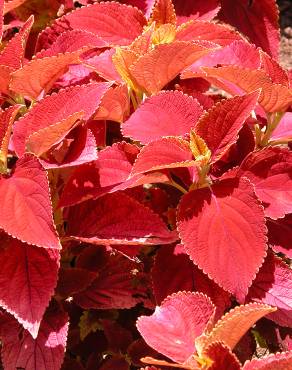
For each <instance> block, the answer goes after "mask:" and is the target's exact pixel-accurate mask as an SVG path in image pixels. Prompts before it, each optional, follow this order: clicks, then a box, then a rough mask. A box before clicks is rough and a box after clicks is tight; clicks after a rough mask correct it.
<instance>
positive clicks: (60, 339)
mask: <svg viewBox="0 0 292 370" xmlns="http://www.w3.org/2000/svg"><path fill="white" fill-rule="evenodd" d="M68 326H69V323H68V315H67V313H65V312H63V311H61V310H60V309H59V308H55V307H53V308H49V309H48V311H47V312H46V314H45V316H44V318H43V320H42V322H41V326H40V330H39V333H38V336H37V338H36V339H33V338H32V336H31V335H30V334H29V332H28V331H26V330H24V329H23V328H22V327H21V326H20V325H19V324H18V323H17V321H16V320H15V319H14V318H12V317H11V316H8V315H7V314H6V315H3V316H2V317H1V318H0V336H1V341H2V361H3V365H4V368H5V370H15V369H29V370H40V369H42V370H60V368H61V365H62V362H63V357H64V353H65V347H66V341H67V332H68Z"/></svg>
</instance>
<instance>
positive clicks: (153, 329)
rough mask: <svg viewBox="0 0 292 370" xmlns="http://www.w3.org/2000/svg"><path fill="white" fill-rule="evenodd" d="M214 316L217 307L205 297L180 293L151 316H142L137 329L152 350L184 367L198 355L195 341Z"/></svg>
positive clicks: (167, 299) (167, 300)
mask: <svg viewBox="0 0 292 370" xmlns="http://www.w3.org/2000/svg"><path fill="white" fill-rule="evenodd" d="M213 314H214V306H213V305H212V303H211V301H210V299H209V298H208V297H206V296H205V295H203V294H201V293H191V292H179V293H176V294H172V295H171V296H168V297H167V298H166V299H165V300H164V301H163V302H162V304H161V306H160V307H158V306H157V307H156V309H155V311H154V313H153V314H152V315H151V316H140V317H139V319H138V321H137V328H138V330H139V332H140V334H141V335H142V337H143V338H144V339H145V341H146V343H147V344H148V345H149V346H151V347H152V348H154V349H155V350H156V351H158V352H160V353H162V354H163V355H165V356H167V357H169V358H170V359H172V360H173V361H175V362H178V363H184V362H185V361H187V360H188V358H189V357H190V356H191V355H193V354H194V353H195V352H196V350H195V339H196V338H197V337H198V336H199V335H201V334H202V333H203V331H204V329H205V327H206V326H207V324H208V322H210V321H212V317H213Z"/></svg>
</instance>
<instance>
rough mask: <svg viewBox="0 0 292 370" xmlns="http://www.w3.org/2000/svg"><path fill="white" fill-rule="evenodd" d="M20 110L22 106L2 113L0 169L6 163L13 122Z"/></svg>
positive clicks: (15, 106) (0, 118)
mask: <svg viewBox="0 0 292 370" xmlns="http://www.w3.org/2000/svg"><path fill="white" fill-rule="evenodd" d="M20 108H21V105H20V104H16V105H13V106H10V107H9V108H7V109H6V110H4V111H0V168H1V165H2V163H1V162H2V161H3V160H4V162H5V161H6V158H7V154H8V147H9V142H10V135H11V132H12V126H13V122H14V119H15V117H16V115H17V113H18V111H19V109H20ZM5 165H6V164H4V166H5Z"/></svg>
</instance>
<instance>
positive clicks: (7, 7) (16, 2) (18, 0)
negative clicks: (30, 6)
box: [3, 0, 26, 15]
mask: <svg viewBox="0 0 292 370" xmlns="http://www.w3.org/2000/svg"><path fill="white" fill-rule="evenodd" d="M24 2H26V0H11V1H7V2H4V10H3V14H4V15H5V14H7V13H9V12H11V10H13V9H15V8H17V7H18V6H20V5H21V4H23V3H24Z"/></svg>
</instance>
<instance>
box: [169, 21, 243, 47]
mask: <svg viewBox="0 0 292 370" xmlns="http://www.w3.org/2000/svg"><path fill="white" fill-rule="evenodd" d="M175 39H176V40H179V41H196V40H206V41H211V42H214V43H215V44H218V45H220V46H227V45H229V44H231V43H232V42H233V41H236V40H238V41H239V40H242V37H241V36H240V34H239V33H238V32H236V31H235V30H234V29H233V28H231V27H230V26H228V25H223V24H218V23H212V22H206V21H200V20H193V21H190V22H188V23H186V24H183V25H181V27H178V29H177V32H176V37H175Z"/></svg>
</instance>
